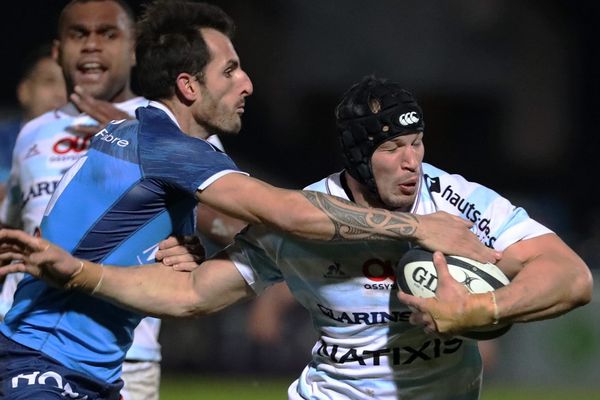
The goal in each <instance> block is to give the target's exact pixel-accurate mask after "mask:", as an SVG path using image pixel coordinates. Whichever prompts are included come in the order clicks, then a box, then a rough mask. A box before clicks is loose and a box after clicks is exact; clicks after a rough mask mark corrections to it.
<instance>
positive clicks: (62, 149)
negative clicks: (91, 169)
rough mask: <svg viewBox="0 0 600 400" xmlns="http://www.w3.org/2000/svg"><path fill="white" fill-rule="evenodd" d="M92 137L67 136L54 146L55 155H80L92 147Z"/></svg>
mask: <svg viewBox="0 0 600 400" xmlns="http://www.w3.org/2000/svg"><path fill="white" fill-rule="evenodd" d="M91 139H92V137H91V136H66V137H63V138H61V139H59V140H58V141H57V142H56V143H54V146H52V151H53V152H54V153H55V154H60V155H64V154H68V153H76V154H79V153H81V152H83V151H87V149H88V148H89V147H90V140H91Z"/></svg>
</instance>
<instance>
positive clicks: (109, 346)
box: [0, 103, 239, 382]
mask: <svg viewBox="0 0 600 400" xmlns="http://www.w3.org/2000/svg"><path fill="white" fill-rule="evenodd" d="M168 112H169V111H168V110H167V109H166V107H164V106H163V105H161V104H159V103H156V107H154V106H152V104H151V106H150V107H142V108H139V109H138V110H137V111H136V116H137V120H126V121H114V122H112V123H111V124H109V125H108V126H107V127H106V128H104V129H102V130H101V131H100V132H98V133H97V134H96V135H95V136H94V137H93V139H92V142H91V145H90V148H89V150H88V152H87V153H86V155H84V156H82V157H81V158H79V160H78V161H77V162H76V163H75V164H74V165H73V167H71V168H70V169H69V170H68V171H67V172H66V173H65V174H64V176H63V178H62V179H61V181H60V183H59V184H58V186H57V187H56V189H55V192H54V195H53V196H52V199H51V200H50V203H49V205H48V208H47V210H46V213H45V216H44V219H43V220H42V225H41V230H42V235H43V237H45V238H47V239H48V240H50V241H52V242H54V243H56V244H58V245H59V246H61V247H63V248H64V249H66V250H67V251H69V252H71V253H72V254H73V255H75V256H77V257H80V258H84V259H87V260H91V261H94V262H99V263H104V264H111V265H132V264H146V263H150V262H154V259H155V257H154V254H155V252H156V250H157V249H158V243H159V242H160V241H161V240H163V239H165V238H166V237H167V236H168V235H171V234H191V233H193V231H194V209H195V206H196V198H195V193H196V191H197V190H202V189H204V188H206V187H207V186H208V185H210V184H211V183H212V182H214V181H215V180H216V179H218V178H219V177H221V176H223V175H225V174H227V173H230V172H239V170H238V168H237V166H236V165H235V163H234V162H233V161H232V160H231V159H230V158H229V157H228V156H227V155H226V154H225V153H223V152H221V151H220V150H218V149H217V148H216V147H214V146H213V145H211V144H210V143H208V142H207V141H205V140H201V139H197V138H194V137H191V136H188V135H186V134H184V133H183V132H182V131H181V130H180V129H179V127H178V126H177V124H176V122H175V121H174V119H173V118H172V116H170V115H169V114H168ZM141 318H142V316H141V315H138V314H136V313H134V312H131V311H127V310H123V309H120V308H118V307H116V306H114V305H112V304H110V303H108V302H105V301H103V300H100V299H96V298H93V297H90V296H87V295H85V294H81V293H77V292H64V291H61V290H57V289H54V288H52V287H50V286H48V285H47V284H46V283H44V282H43V281H40V280H37V279H35V278H32V277H26V278H25V279H23V281H21V284H20V285H19V287H18V289H17V292H16V293H15V301H14V305H13V307H12V309H11V310H10V311H9V312H8V313H7V315H6V318H5V321H4V324H3V325H1V326H0V330H1V332H2V333H3V334H4V335H6V336H8V337H9V338H11V339H12V340H14V341H16V342H18V343H21V344H23V345H25V346H28V347H30V348H33V349H36V350H39V351H41V352H43V353H45V354H47V355H48V356H50V357H53V358H54V359H56V360H57V361H59V362H61V363H62V364H64V365H65V366H67V367H69V368H72V369H75V370H77V371H79V372H83V373H87V374H89V375H91V376H93V377H95V378H99V379H103V380H105V381H107V382H114V381H115V380H116V379H118V377H119V375H120V365H121V363H122V362H123V358H124V356H125V352H126V351H127V349H128V348H129V346H130V345H131V337H132V332H133V329H134V328H135V326H136V325H137V324H138V323H139V321H140V319H141Z"/></svg>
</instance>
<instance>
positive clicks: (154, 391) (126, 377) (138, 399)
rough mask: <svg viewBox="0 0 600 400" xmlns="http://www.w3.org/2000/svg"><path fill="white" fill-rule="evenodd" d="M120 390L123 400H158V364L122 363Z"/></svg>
mask: <svg viewBox="0 0 600 400" xmlns="http://www.w3.org/2000/svg"><path fill="white" fill-rule="evenodd" d="M121 379H123V381H124V382H125V386H123V389H121V395H122V396H123V399H124V400H158V395H159V387H160V363H158V362H153V361H137V362H129V361H125V362H124V363H123V372H122V374H121Z"/></svg>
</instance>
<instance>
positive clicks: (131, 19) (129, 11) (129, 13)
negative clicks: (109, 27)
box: [56, 0, 135, 38]
mask: <svg viewBox="0 0 600 400" xmlns="http://www.w3.org/2000/svg"><path fill="white" fill-rule="evenodd" d="M97 1H112V2H115V3H117V4H118V5H119V7H121V8H122V9H123V11H125V15H127V19H129V22H131V28H132V29H133V27H134V26H135V13H134V12H133V9H132V8H131V6H130V5H129V4H128V3H127V2H126V1H124V0H71V1H69V2H68V3H67V5H66V6H64V7H63V9H62V11H61V12H60V15H59V16H58V24H57V25H56V36H57V37H59V38H60V33H61V30H62V27H63V24H64V21H65V15H67V11H69V9H70V8H71V7H72V6H73V5H75V4H85V3H91V2H97Z"/></svg>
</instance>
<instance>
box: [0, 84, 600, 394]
mask: <svg viewBox="0 0 600 400" xmlns="http://www.w3.org/2000/svg"><path fill="white" fill-rule="evenodd" d="M336 114H337V122H338V131H339V134H340V139H341V144H342V149H343V155H344V159H345V161H346V169H345V170H344V171H342V172H338V173H335V174H332V175H330V176H328V177H325V178H324V179H322V180H321V181H319V182H316V183H314V184H312V185H310V186H309V187H308V188H307V190H313V191H317V192H319V193H330V194H333V195H335V196H339V198H340V199H346V200H354V201H356V203H358V204H359V205H363V206H372V207H385V208H388V209H390V210H401V211H405V212H410V213H413V214H414V215H419V216H423V215H428V214H431V213H434V212H437V211H440V210H443V211H446V212H448V213H451V214H453V215H456V216H459V217H461V218H464V219H470V220H475V222H476V223H475V224H474V226H473V230H474V232H475V233H476V234H477V235H478V237H479V238H480V240H481V241H482V242H485V243H488V244H489V245H490V246H491V247H493V248H495V249H497V250H501V251H502V252H503V253H502V258H501V259H500V261H498V263H497V265H498V266H499V267H500V268H502V270H503V271H504V272H505V273H506V274H507V275H508V276H509V277H511V278H512V282H511V284H509V285H507V286H505V287H502V288H500V289H498V290H496V292H495V295H496V296H495V298H496V301H494V300H493V296H490V295H489V293H485V294H469V293H468V292H467V290H466V289H465V288H464V286H462V284H460V283H458V282H456V281H455V280H454V279H452V278H451V277H450V276H449V273H448V270H447V265H446V263H445V259H444V257H442V256H441V253H439V252H436V253H435V255H434V262H435V264H436V267H437V269H438V277H439V281H438V290H437V292H436V297H435V298H431V299H417V298H412V297H411V296H408V295H406V294H404V293H401V292H398V290H397V287H396V285H395V275H394V269H393V266H394V264H395V263H396V262H397V260H398V259H399V258H400V257H401V256H402V254H403V253H404V252H405V251H406V248H407V246H402V245H400V244H399V243H394V242H389V241H387V242H386V241H364V242H344V243H341V242H336V243H331V242H322V241H321V242H319V241H307V240H302V239H297V238H293V237H291V236H289V235H285V234H281V233H278V232H276V231H274V230H273V229H269V227H265V226H264V225H256V226H251V227H250V228H249V229H247V230H246V231H245V232H243V233H242V234H240V235H238V236H237V237H236V240H235V243H234V245H232V246H230V247H228V248H226V249H225V250H224V251H223V252H222V253H221V254H218V255H217V256H216V257H214V258H212V259H210V260H207V261H205V262H203V263H202V264H201V265H200V267H199V268H196V269H194V270H193V271H192V272H179V271H175V270H173V269H171V268H169V267H168V266H163V265H155V266H150V267H147V266H145V267H137V268H122V267H109V266H101V265H99V264H92V263H90V262H89V261H84V260H81V259H76V258H74V257H73V256H71V255H70V254H69V253H67V252H65V251H63V250H61V249H60V248H58V247H56V246H54V245H51V244H50V243H49V242H48V241H46V240H43V239H38V238H32V237H30V236H27V235H25V234H24V233H23V232H19V231H3V232H0V242H3V243H4V244H3V245H2V247H0V249H2V248H4V249H5V251H6V253H5V254H0V259H11V258H14V257H16V258H22V259H23V260H24V263H22V264H18V265H14V266H12V267H8V270H11V268H14V269H18V270H21V271H28V272H30V273H32V274H34V275H35V276H42V277H43V278H44V279H46V280H48V281H49V282H52V283H53V284H55V285H57V286H59V287H64V288H67V289H77V290H79V291H81V292H84V293H91V294H92V295H94V296H96V297H100V298H104V299H107V300H110V301H112V302H114V303H116V304H120V305H122V306H126V307H130V308H132V309H135V310H138V311H139V312H144V313H151V314H154V315H157V316H167V315H168V316H179V317H186V316H197V315H204V314H208V313H212V312H216V311H218V310H221V309H223V308H224V307H227V306H228V305H230V304H233V303H236V302H238V301H241V300H246V299H251V298H253V297H255V296H256V295H257V294H260V293H261V292H263V290H264V289H265V288H266V287H268V286H270V285H273V284H274V283H276V282H281V281H283V280H285V281H286V282H287V284H288V286H289V288H290V290H291V292H292V293H293V294H294V296H295V298H296V299H297V300H298V301H299V302H300V303H301V304H302V305H303V306H304V307H306V308H307V310H308V311H309V312H310V314H311V317H312V319H313V324H314V326H315V328H316V330H317V334H318V340H317V343H316V344H315V346H314V347H313V351H312V360H311V362H310V363H309V364H308V365H307V366H306V368H305V369H304V371H303V372H302V374H301V375H300V377H299V378H298V379H297V380H296V381H295V382H294V383H293V384H292V385H291V386H290V388H289V390H288V397H289V399H292V400H300V399H323V400H325V399H354V400H369V399H381V400H396V399H411V400H416V399H418V400H428V399H453V400H459V399H460V400H475V399H478V398H479V395H480V388H481V380H482V379H481V376H482V365H481V359H480V356H479V353H478V347H477V342H476V341H474V340H468V339H464V338H462V337H456V336H454V337H453V336H451V334H452V335H454V334H460V333H461V332H465V331H468V330H470V329H472V328H478V327H484V326H491V325H493V324H495V323H498V322H502V323H504V322H506V323H514V322H528V321H532V320H538V319H546V318H552V317H555V316H558V315H561V314H563V313H565V312H567V311H569V310H571V309H573V308H575V307H577V306H580V305H583V304H585V303H587V302H589V301H590V298H591V294H592V279H591V274H590V271H589V269H588V268H587V266H586V265H585V263H584V262H583V261H582V260H581V258H579V257H578V256H577V254H575V253H574V252H573V250H571V249H570V248H569V247H568V246H567V245H566V244H565V243H564V242H563V241H562V240H561V239H560V238H559V237H558V236H557V235H556V234H555V233H553V232H552V231H550V230H549V229H548V228H546V227H544V226H543V225H541V224H539V223H538V222H536V221H534V220H533V219H531V218H530V217H529V216H528V215H527V213H526V212H525V210H523V209H522V208H519V207H515V206H513V205H512V204H511V203H510V202H509V201H508V200H507V199H505V198H503V197H502V196H500V195H499V194H498V193H496V192H494V191H493V190H491V189H489V188H486V187H484V186H482V185H479V184H477V183H474V182H469V181H467V180H466V179H464V178H463V177H462V176H460V175H453V174H449V173H447V172H445V171H443V170H441V169H439V168H436V167H434V166H433V165H430V164H427V163H425V162H423V157H424V142H423V138H424V124H423V113H422V111H421V108H420V107H419V105H418V104H417V103H416V100H415V99H414V97H413V96H412V95H411V94H410V93H409V92H407V91H405V90H403V89H402V88H401V87H400V86H399V85H398V84H395V83H392V82H386V81H382V80H379V79H375V78H372V77H367V78H366V79H364V80H363V81H361V82H359V83H358V84H356V85H354V86H353V87H352V88H351V89H350V90H349V91H348V92H347V93H346V94H345V95H344V97H343V99H342V101H341V103H340V105H339V106H338V107H337V113H336ZM369 137H370V138H371V139H372V140H366V139H367V138H369ZM450 235H451V234H450ZM1 252H2V251H0V253H1ZM181 257H186V256H181ZM181 260H182V261H187V259H186V258H182V259H181ZM178 261H179V257H174V258H173V260H171V261H170V262H172V263H175V264H177V263H178ZM0 273H2V272H1V271H0ZM540 277H543V279H540ZM399 297H400V299H401V300H403V302H400V301H399V300H398V298H399ZM407 304H410V306H407ZM430 333H436V334H440V333H441V334H443V335H440V336H437V335H431V334H430Z"/></svg>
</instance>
